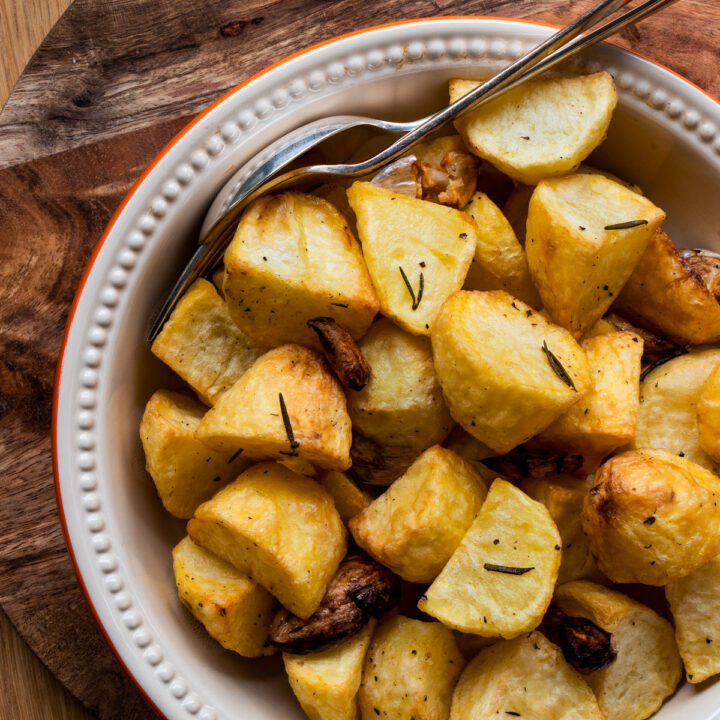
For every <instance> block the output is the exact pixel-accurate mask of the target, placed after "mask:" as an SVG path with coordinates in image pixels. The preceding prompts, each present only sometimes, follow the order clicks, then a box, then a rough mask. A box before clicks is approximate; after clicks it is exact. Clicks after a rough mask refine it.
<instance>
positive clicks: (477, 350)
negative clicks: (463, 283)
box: [431, 290, 590, 454]
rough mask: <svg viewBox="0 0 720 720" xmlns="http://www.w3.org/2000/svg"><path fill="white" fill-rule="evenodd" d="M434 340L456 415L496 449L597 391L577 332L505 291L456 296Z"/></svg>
mask: <svg viewBox="0 0 720 720" xmlns="http://www.w3.org/2000/svg"><path fill="white" fill-rule="evenodd" d="M431 340H432V346H433V353H434V358H435V370H436V372H437V376H438V379H439V380H440V385H441V387H442V390H443V394H444V395H445V399H446V401H447V403H448V407H449V408H450V414H451V415H452V417H453V419H454V420H455V421H456V422H458V423H460V425H462V426H463V428H464V429H465V430H466V431H467V432H468V433H470V435H472V436H474V437H476V438H477V439H478V440H480V441H481V442H483V443H485V444H486V445H487V446H488V447H490V448H492V449H493V450H494V451H495V452H496V453H497V454H503V453H506V452H509V451H510V450H512V449H513V448H514V447H515V446H516V445H519V444H520V443H523V442H525V441H526V440H528V439H530V438H531V437H532V436H533V435H536V434H537V433H538V432H540V431H541V430H544V429H545V428H546V427H547V426H548V425H550V423H551V422H552V421H553V420H555V419H556V418H557V417H559V416H560V415H561V414H562V413H563V412H565V411H566V410H568V408H570V407H571V406H572V405H574V404H575V403H576V402H577V401H578V400H579V399H580V398H581V397H582V396H583V395H584V393H585V392H586V391H587V390H588V389H589V388H590V374H589V370H588V364H587V359H586V357H585V353H584V352H583V350H582V349H581V348H580V346H579V345H578V344H577V342H575V340H574V339H573V337H572V336H571V335H570V333H569V332H567V330H564V329H563V328H561V327H558V326H556V325H553V324H552V323H549V322H548V321H547V320H545V318H543V317H542V316H541V315H539V314H538V313H536V312H535V311H534V310H533V309H532V308H531V307H530V306H528V305H525V303H522V302H520V301H519V300H515V299H513V297H512V296H511V295H508V294H507V293H506V292H504V291H502V290H494V291H491V292H477V291H475V292H468V291H461V292H458V293H456V294H455V295H453V296H452V297H450V298H449V299H448V300H447V302H446V303H445V304H444V305H443V307H442V310H441V312H440V315H439V316H438V319H437V321H436V323H435V325H434V327H433V331H432V335H431ZM553 367H555V370H554V369H553ZM563 373H564V375H565V377H564V379H563V378H562V377H561V376H560V375H561V374H563Z"/></svg>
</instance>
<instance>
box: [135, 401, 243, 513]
mask: <svg viewBox="0 0 720 720" xmlns="http://www.w3.org/2000/svg"><path fill="white" fill-rule="evenodd" d="M206 410H207V408H206V407H205V406H204V405H203V404H202V403H200V402H198V401H197V400H196V399H195V398H192V397H189V396H187V395H184V394H182V393H177V392H172V391H170V390H157V391H156V392H154V393H153V395H152V397H151V398H150V400H148V403H147V405H146V406H145V412H144V413H143V417H142V420H141V421H140V440H141V441H142V445H143V451H144V452H145V467H146V468H147V471H148V473H149V475H150V477H151V478H152V479H153V482H154V483H155V488H156V489H157V491H158V495H159V496H160V499H161V500H162V503H163V506H164V507H165V509H166V510H167V511H168V512H169V513H172V514H173V515H175V517H179V518H189V517H190V516H191V515H192V514H193V512H194V511H195V508H196V507H197V506H198V505H200V503H203V502H205V501H206V500H209V499H210V498H211V497H212V496H213V495H214V494H215V493H216V492H217V491H218V490H219V489H220V488H221V487H223V486H224V485H227V483H229V482H230V481H231V480H234V479H235V478H236V477H237V476H238V475H239V474H240V473H241V472H242V471H243V470H244V469H245V468H246V467H247V466H248V461H247V460H246V459H245V458H243V457H241V456H238V455H233V454H231V453H228V452H216V451H215V450H211V449H210V448H209V447H207V445H205V444H204V443H202V442H200V440H198V439H197V438H196V437H195V430H197V427H198V425H199V424H200V421H201V420H202V418H203V415H204V414H205V411H206Z"/></svg>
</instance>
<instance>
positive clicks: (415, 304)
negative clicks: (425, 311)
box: [398, 265, 425, 310]
mask: <svg viewBox="0 0 720 720" xmlns="http://www.w3.org/2000/svg"><path fill="white" fill-rule="evenodd" d="M398 270H399V271H400V274H401V275H402V279H403V282H404V283H405V287H406V288H407V289H408V292H409V293H410V298H411V299H412V309H413V310H417V309H418V305H419V304H420V301H421V300H422V296H423V290H424V289H425V276H424V275H423V274H422V273H420V287H419V288H418V294H417V297H415V291H414V290H413V288H412V285H411V284H410V281H409V280H408V276H407V275H406V274H405V271H404V270H403V269H402V266H401V265H398Z"/></svg>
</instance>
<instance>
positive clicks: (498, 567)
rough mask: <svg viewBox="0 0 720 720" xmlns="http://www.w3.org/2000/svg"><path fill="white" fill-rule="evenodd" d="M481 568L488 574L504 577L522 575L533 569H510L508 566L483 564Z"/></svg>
mask: <svg viewBox="0 0 720 720" xmlns="http://www.w3.org/2000/svg"><path fill="white" fill-rule="evenodd" d="M483 567H484V568H485V569H486V570H489V571H490V572H499V573H505V574H506V575H524V574H525V573H527V572H530V571H531V570H534V569H535V568H534V567H527V568H523V567H510V566H508V565H493V564H492V563H485V564H484V565H483Z"/></svg>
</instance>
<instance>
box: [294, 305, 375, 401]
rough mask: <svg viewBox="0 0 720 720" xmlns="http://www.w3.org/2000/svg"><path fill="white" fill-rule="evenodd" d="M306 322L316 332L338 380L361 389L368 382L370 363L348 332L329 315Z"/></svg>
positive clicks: (352, 387)
mask: <svg viewBox="0 0 720 720" xmlns="http://www.w3.org/2000/svg"><path fill="white" fill-rule="evenodd" d="M307 324H308V325H309V326H310V327H311V328H312V329H313V330H314V331H315V332H316V333H317V336H318V338H319V339H320V344H321V346H322V349H323V352H324V353H325V357H326V358H327V361H328V362H329V363H330V367H332V369H333V370H334V371H335V374H336V375H337V377H338V379H339V380H340V382H341V383H342V384H343V385H344V386H345V387H348V388H350V389H351V390H362V389H363V388H364V387H365V386H366V385H367V384H368V383H369V382H370V372H371V371H370V365H369V364H368V361H367V360H366V359H365V356H364V355H363V354H362V351H361V350H360V348H359V347H358V346H357V344H356V343H355V341H354V340H353V339H352V336H351V335H350V333H349V332H348V331H347V330H345V328H344V327H342V326H341V325H338V324H337V322H335V320H334V318H331V317H317V318H313V319H312V320H308V321H307Z"/></svg>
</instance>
